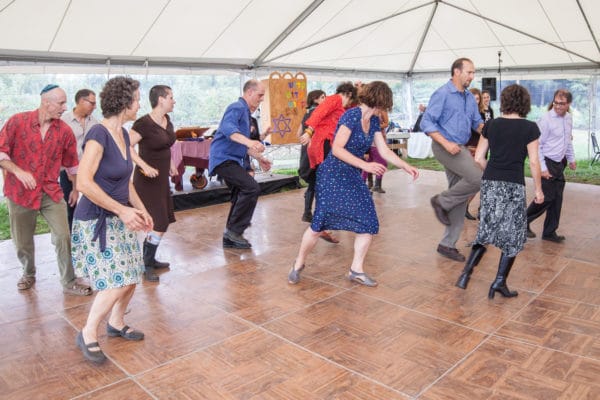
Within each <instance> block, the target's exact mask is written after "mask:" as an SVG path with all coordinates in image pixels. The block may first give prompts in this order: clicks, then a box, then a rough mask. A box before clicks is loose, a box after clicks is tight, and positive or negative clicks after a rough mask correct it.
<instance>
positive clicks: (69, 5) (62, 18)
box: [48, 0, 73, 51]
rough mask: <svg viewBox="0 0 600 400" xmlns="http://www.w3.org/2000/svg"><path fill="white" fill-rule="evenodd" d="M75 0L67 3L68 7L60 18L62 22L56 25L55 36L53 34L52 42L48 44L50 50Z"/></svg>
mask: <svg viewBox="0 0 600 400" xmlns="http://www.w3.org/2000/svg"><path fill="white" fill-rule="evenodd" d="M72 1H73V0H69V3H68V4H67V7H66V8H65V11H64V12H63V15H62V17H61V18H60V22H59V24H58V26H57V27H56V30H55V31H54V36H52V40H51V41H50V44H49V45H48V51H51V50H52V46H54V41H55V40H56V37H57V36H58V32H60V28H62V24H63V22H64V21H65V17H66V16H67V13H68V12H69V8H71V2H72Z"/></svg>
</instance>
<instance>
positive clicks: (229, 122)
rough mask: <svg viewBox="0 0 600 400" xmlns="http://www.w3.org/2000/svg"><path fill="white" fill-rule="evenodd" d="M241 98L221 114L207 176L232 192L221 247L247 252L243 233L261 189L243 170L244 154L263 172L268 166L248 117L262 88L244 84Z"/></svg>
mask: <svg viewBox="0 0 600 400" xmlns="http://www.w3.org/2000/svg"><path fill="white" fill-rule="evenodd" d="M243 92H244V93H243V95H242V97H240V98H239V99H238V101H236V102H235V103H233V104H230V105H229V106H228V107H227V109H226V110H225V114H223V118H222V119H221V123H220V124H219V128H218V129H217V131H216V133H215V137H214V139H213V141H212V143H211V144H210V156H209V160H208V173H209V175H210V176H213V175H219V177H220V178H222V179H223V180H224V181H225V183H226V184H227V186H228V187H229V188H230V189H231V209H230V210H229V216H228V217H227V225H226V228H225V232H224V233H223V247H231V248H237V249H248V248H250V247H251V245H250V243H249V242H248V241H247V240H246V239H245V238H244V236H243V233H244V231H245V230H246V228H247V227H248V226H249V225H250V220H251V219H252V215H253V214H254V208H255V207H256V202H257V200H258V196H259V194H260V186H259V185H258V183H257V182H256V181H255V180H254V178H253V177H252V176H250V174H248V171H246V168H245V166H244V158H245V157H246V154H249V155H250V156H252V157H254V158H256V159H258V161H259V163H260V167H261V169H262V170H264V171H268V170H269V169H270V168H271V162H270V161H269V160H268V159H266V158H264V157H263V156H261V153H262V152H263V151H264V150H265V146H264V145H263V144H262V143H261V142H260V141H258V140H252V139H250V114H252V113H253V112H254V111H256V109H257V108H258V106H259V105H260V103H261V102H262V101H263V98H264V97H265V87H264V85H263V84H262V83H261V82H260V81H257V80H255V79H251V80H249V81H248V82H246V83H245V84H244V88H243Z"/></svg>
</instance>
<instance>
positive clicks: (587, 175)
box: [407, 158, 600, 185]
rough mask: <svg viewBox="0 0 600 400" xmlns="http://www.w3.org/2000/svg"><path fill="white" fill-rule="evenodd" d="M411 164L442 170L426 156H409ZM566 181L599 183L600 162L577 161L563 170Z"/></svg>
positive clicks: (440, 166) (526, 165)
mask: <svg viewBox="0 0 600 400" xmlns="http://www.w3.org/2000/svg"><path fill="white" fill-rule="evenodd" d="M407 161H408V162H409V163H410V164H411V165H413V166H415V167H417V168H420V169H429V170H434V171H443V170H444V167H442V165H441V164H440V163H439V162H438V161H437V160H436V159H435V158H427V159H424V160H421V159H417V158H409V159H408V160H407ZM525 176H527V177H530V178H531V171H530V170H529V163H528V162H527V161H525ZM565 177H566V178H567V182H574V183H586V184H589V185H600V163H598V164H594V165H593V166H590V161H589V160H579V161H577V169H576V170H575V171H572V170H570V169H569V168H567V169H566V170H565Z"/></svg>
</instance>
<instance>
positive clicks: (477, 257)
mask: <svg viewBox="0 0 600 400" xmlns="http://www.w3.org/2000/svg"><path fill="white" fill-rule="evenodd" d="M485 251H486V248H485V246H484V245H482V244H479V243H475V244H474V245H473V247H471V254H469V258H468V259H467V263H466V264H465V268H464V269H463V272H462V274H460V277H459V278H458V281H457V282H456V286H458V287H459V288H461V289H466V288H467V285H468V284H469V279H471V274H472V273H473V268H475V267H476V266H477V264H479V261H481V257H483V253H485Z"/></svg>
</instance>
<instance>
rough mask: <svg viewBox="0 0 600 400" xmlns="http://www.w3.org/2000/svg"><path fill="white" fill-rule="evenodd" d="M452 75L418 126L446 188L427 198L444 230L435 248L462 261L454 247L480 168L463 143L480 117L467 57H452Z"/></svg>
mask: <svg viewBox="0 0 600 400" xmlns="http://www.w3.org/2000/svg"><path fill="white" fill-rule="evenodd" d="M450 74H451V76H452V78H451V79H450V80H449V81H448V83H446V84H445V85H444V86H442V87H440V88H439V89H437V90H436V91H435V92H434V93H433V95H432V96H431V99H430V100H429V104H428V105H427V109H426V110H425V113H424V114H423V119H422V120H421V128H422V130H423V132H425V133H426V134H427V135H429V137H431V139H432V144H431V148H432V150H433V155H434V156H435V158H436V159H437V160H438V161H439V162H440V163H441V164H442V165H443V166H444V168H445V170H446V178H447V179H448V189H447V190H445V191H443V192H442V193H439V194H437V195H435V196H433V197H432V198H431V206H432V207H433V209H434V211H435V215H436V217H437V218H438V220H439V221H440V222H441V223H442V224H444V225H446V230H445V232H444V236H443V238H442V240H441V242H440V243H439V245H438V248H437V252H438V253H440V254H441V255H442V256H444V257H447V258H450V259H452V260H455V261H460V262H462V261H465V257H464V256H463V255H462V254H461V253H460V252H459V251H458V250H457V249H456V242H457V241H458V238H459V237H460V233H461V231H462V228H463V224H464V220H465V218H464V216H465V211H466V207H467V201H468V200H469V198H470V197H471V196H473V195H474V194H476V193H477V192H478V191H479V186H480V181H481V175H482V171H481V169H480V168H479V167H478V166H477V164H475V161H474V159H473V157H472V156H471V153H470V152H469V150H468V149H467V148H466V147H465V144H466V143H467V141H468V140H469V138H470V137H471V129H474V130H477V131H478V132H480V133H481V128H482V127H483V121H482V119H481V116H480V115H479V110H478V108H477V103H476V101H475V97H474V96H473V95H472V94H471V92H470V91H468V90H467V88H468V87H469V85H470V84H471V81H472V80H473V78H474V77H475V66H474V65H473V62H472V61H471V60H469V59H468V58H459V59H458V60H456V61H454V63H453V64H452V67H451V69H450Z"/></svg>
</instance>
